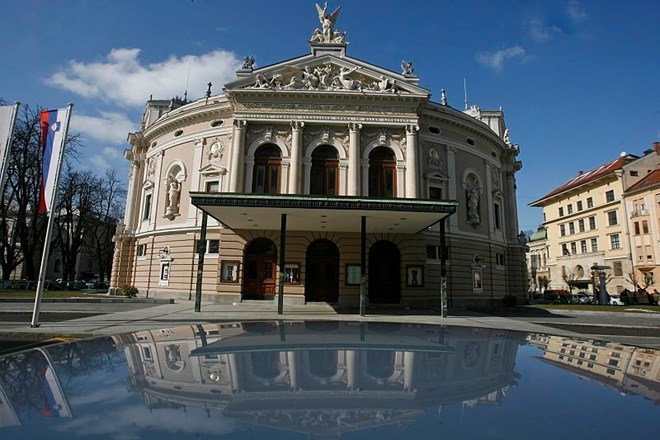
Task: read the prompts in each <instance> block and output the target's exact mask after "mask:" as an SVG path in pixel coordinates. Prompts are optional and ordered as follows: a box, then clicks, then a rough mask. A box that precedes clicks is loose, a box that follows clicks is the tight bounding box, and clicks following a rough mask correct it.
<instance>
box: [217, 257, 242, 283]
mask: <svg viewBox="0 0 660 440" xmlns="http://www.w3.org/2000/svg"><path fill="white" fill-rule="evenodd" d="M239 265H240V262H238V261H223V262H222V264H221V266H220V267H221V271H220V282H221V283H238V269H239Z"/></svg>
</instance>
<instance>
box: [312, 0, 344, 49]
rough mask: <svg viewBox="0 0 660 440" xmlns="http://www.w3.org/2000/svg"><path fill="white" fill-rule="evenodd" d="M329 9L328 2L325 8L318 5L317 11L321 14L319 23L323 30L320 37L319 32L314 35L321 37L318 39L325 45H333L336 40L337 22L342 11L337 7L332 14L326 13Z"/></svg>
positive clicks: (324, 4) (324, 5)
mask: <svg viewBox="0 0 660 440" xmlns="http://www.w3.org/2000/svg"><path fill="white" fill-rule="evenodd" d="M327 9H328V2H325V3H323V7H321V6H319V4H318V3H316V10H317V12H318V13H319V21H320V22H321V27H322V29H321V31H320V35H319V33H317V32H315V33H314V35H315V36H316V35H319V37H320V38H318V39H320V40H321V41H322V42H323V43H331V42H332V41H333V39H334V38H335V22H336V21H337V17H338V16H339V10H340V9H341V6H337V9H335V10H334V11H333V12H332V13H330V14H328V13H326V11H327ZM313 38H314V37H313Z"/></svg>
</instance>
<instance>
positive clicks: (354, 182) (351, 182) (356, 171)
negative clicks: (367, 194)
mask: <svg viewBox="0 0 660 440" xmlns="http://www.w3.org/2000/svg"><path fill="white" fill-rule="evenodd" d="M361 128H362V124H358V123H355V122H350V123H349V124H348V188H347V192H346V195H349V196H357V195H359V189H360V129H361Z"/></svg>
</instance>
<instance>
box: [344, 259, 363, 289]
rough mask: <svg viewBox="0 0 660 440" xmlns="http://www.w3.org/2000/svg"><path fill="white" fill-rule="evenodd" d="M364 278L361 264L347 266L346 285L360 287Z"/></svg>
mask: <svg viewBox="0 0 660 440" xmlns="http://www.w3.org/2000/svg"><path fill="white" fill-rule="evenodd" d="M361 278H362V268H361V267H360V265H359V264H347V265H346V285H347V286H359V285H360V279H361Z"/></svg>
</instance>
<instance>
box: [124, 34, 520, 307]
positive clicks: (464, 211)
mask: <svg viewBox="0 0 660 440" xmlns="http://www.w3.org/2000/svg"><path fill="white" fill-rule="evenodd" d="M327 25H328V23H325V24H324V26H327ZM344 36H345V34H344V33H342V32H339V31H335V30H334V23H333V26H332V29H325V30H324V32H323V33H320V34H317V33H315V34H314V35H313V37H312V40H311V41H310V42H309V45H310V48H311V53H309V54H307V55H303V56H301V57H297V58H293V59H289V60H286V61H283V62H281V63H277V64H274V65H270V66H266V67H260V68H258V69H254V68H253V64H254V59H253V58H252V57H246V58H245V60H244V64H243V66H242V68H241V69H240V70H239V71H238V72H237V80H235V81H233V82H230V83H228V84H226V85H225V87H224V89H223V91H224V93H223V94H221V95H217V96H211V91H210V85H209V91H208V95H209V96H208V97H207V98H204V99H200V100H197V101H195V102H191V103H188V102H182V101H180V100H173V101H171V102H169V101H158V100H150V101H149V102H148V103H147V106H146V110H145V113H144V116H143V119H142V124H141V128H140V131H139V132H137V133H132V134H130V135H129V142H130V144H131V149H130V150H127V152H126V158H127V159H129V160H130V161H131V164H132V166H131V171H130V176H129V186H128V188H129V190H128V197H127V205H126V211H125V212H126V214H125V219H124V222H123V223H121V224H120V225H119V227H118V230H117V234H116V236H115V241H116V244H117V246H116V252H115V261H114V265H113V278H112V283H111V286H112V291H117V290H119V289H120V288H121V287H122V286H124V285H134V286H136V287H138V288H139V290H140V294H141V295H148V296H150V297H154V296H156V297H178V298H189V295H190V292H191V290H195V286H196V276H197V262H198V254H197V251H198V247H197V243H198V240H204V238H202V234H204V233H206V238H205V241H206V254H205V259H204V267H203V283H202V294H203V295H204V297H205V298H206V299H207V300H214V301H218V302H222V303H232V302H235V301H243V300H245V299H272V298H273V297H274V295H275V294H276V293H277V292H278V289H279V288H281V287H280V286H282V287H283V293H284V298H285V299H286V301H289V302H298V303H305V302H309V301H326V302H330V303H338V304H342V305H354V304H357V302H358V299H359V292H360V283H361V282H363V283H365V286H366V288H367V291H368V299H369V301H370V302H371V303H386V304H388V303H389V304H398V305H401V306H412V307H418V306H419V307H429V306H439V304H440V285H441V277H442V267H443V265H442V264H441V252H440V251H441V250H442V245H441V243H442V236H443V235H444V234H443V232H446V236H445V238H444V240H445V243H446V249H447V254H446V255H447V270H446V280H447V286H448V289H447V291H448V293H449V305H450V306H452V305H453V306H465V305H469V304H484V305H485V304H491V303H493V302H494V301H499V299H500V298H501V297H502V296H503V295H505V294H506V293H511V294H514V295H524V294H525V292H526V291H527V285H526V273H525V272H526V268H525V260H524V249H525V247H524V243H521V241H520V240H519V237H518V220H517V209H516V196H515V173H516V172H517V171H518V170H519V169H520V168H521V163H520V162H518V161H517V160H516V156H517V155H518V153H519V148H518V146H517V145H513V144H512V143H511V142H510V141H509V134H508V133H509V131H508V130H507V128H506V125H505V123H504V114H503V112H502V111H486V110H481V109H479V108H477V107H471V108H466V109H465V111H460V110H456V109H454V108H452V107H450V106H449V105H448V104H447V100H446V97H445V95H444V91H443V93H442V98H441V102H440V103H435V102H432V101H430V94H429V92H428V90H426V89H423V88H421V87H420V86H419V85H418V84H419V78H418V77H417V76H415V75H414V73H413V68H412V64H411V63H407V62H403V63H402V70H403V71H402V73H395V72H393V71H390V70H386V69H384V68H382V67H378V66H375V65H372V64H369V63H367V62H365V61H362V60H358V59H355V58H352V57H350V56H348V55H347V54H346V47H347V44H346V42H345V40H344ZM200 208H201V209H200ZM202 210H203V211H204V212H206V213H208V214H210V216H211V217H212V218H211V219H210V220H209V222H208V226H207V228H206V229H205V228H203V227H202V222H203V215H202ZM452 214H453V215H452ZM361 218H362V219H364V222H363V223H362V224H361ZM439 220H442V222H444V223H443V225H444V226H443V228H441V227H440V226H438V225H435V226H432V225H433V224H435V223H437V222H438V221H439ZM441 229H443V230H441ZM284 237H286V238H284ZM362 243H364V246H363V245H362ZM283 245H285V247H286V257H285V261H281V252H284V250H283V249H282V247H283ZM365 248H366V252H365V251H363V250H362V249H365ZM363 252H365V253H366V255H364V257H363V256H362V253H363ZM363 260H364V262H365V265H364V271H362V270H363V269H362V261H363ZM362 274H365V275H366V276H367V278H366V279H365V280H362V277H361V275H362ZM280 281H282V282H283V284H280Z"/></svg>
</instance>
